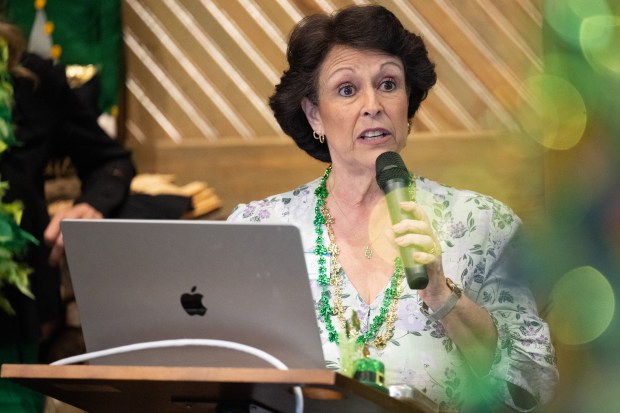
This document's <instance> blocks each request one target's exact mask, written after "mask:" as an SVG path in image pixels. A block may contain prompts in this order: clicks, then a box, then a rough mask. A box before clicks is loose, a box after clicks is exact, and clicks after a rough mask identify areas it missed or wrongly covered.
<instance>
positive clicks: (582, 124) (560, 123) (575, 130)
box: [517, 75, 587, 150]
mask: <svg viewBox="0 0 620 413" xmlns="http://www.w3.org/2000/svg"><path fill="white" fill-rule="evenodd" d="M524 88H525V90H526V94H527V96H528V101H527V102H525V104H523V105H522V107H521V108H519V110H518V111H517V117H518V120H519V123H520V124H521V127H522V128H523V130H524V131H525V132H526V134H527V135H529V136H530V137H531V138H532V139H534V140H535V141H537V142H538V143H539V144H541V145H543V146H544V147H546V148H549V149H556V150H563V149H569V148H572V147H573V146H575V145H576V144H577V143H578V142H579V140H580V139H581V137H582V135H583V132H584V130H585V128H586V122H587V113H586V105H585V103H584V100H583V98H582V97H581V94H580V93H579V91H577V89H576V88H575V87H574V86H573V85H571V84H570V83H569V82H568V81H566V80H564V79H562V78H561V77H558V76H551V75H540V76H533V77H530V78H529V79H527V80H526V81H525V82H524Z"/></svg>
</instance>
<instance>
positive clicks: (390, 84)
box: [381, 80, 396, 92]
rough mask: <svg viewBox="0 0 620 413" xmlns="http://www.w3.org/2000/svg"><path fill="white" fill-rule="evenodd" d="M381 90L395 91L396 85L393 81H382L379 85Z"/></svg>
mask: <svg viewBox="0 0 620 413" xmlns="http://www.w3.org/2000/svg"><path fill="white" fill-rule="evenodd" d="M381 89H383V90H385V91H387V92H390V91H392V90H394V89H396V83H395V82H394V81H393V80H384V81H383V82H382V83H381Z"/></svg>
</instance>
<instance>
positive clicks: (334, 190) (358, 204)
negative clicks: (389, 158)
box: [326, 168, 383, 209]
mask: <svg viewBox="0 0 620 413" xmlns="http://www.w3.org/2000/svg"><path fill="white" fill-rule="evenodd" d="M326 186H327V192H328V194H329V197H333V198H335V199H336V202H337V203H338V204H339V205H341V206H342V207H345V208H355V209H359V208H361V209H366V208H369V207H370V208H372V207H373V206H374V205H376V203H377V202H378V201H379V200H380V199H381V198H382V197H383V192H381V189H380V188H379V186H378V185H377V182H376V180H375V175H374V171H373V172H372V173H365V174H351V173H348V172H347V171H344V170H335V169H333V168H332V171H331V174H330V176H329V178H328V180H327V182H326Z"/></svg>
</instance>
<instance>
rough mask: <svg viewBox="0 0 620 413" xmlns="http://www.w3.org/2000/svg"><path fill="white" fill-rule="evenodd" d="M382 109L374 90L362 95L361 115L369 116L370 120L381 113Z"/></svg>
mask: <svg viewBox="0 0 620 413" xmlns="http://www.w3.org/2000/svg"><path fill="white" fill-rule="evenodd" d="M382 109H383V107H382V106H381V102H380V101H379V97H378V96H377V92H376V91H375V90H374V89H373V90H369V91H367V92H366V93H365V95H364V104H363V107H362V115H364V116H370V117H371V118H372V117H375V116H377V115H378V114H379V113H381V110H382Z"/></svg>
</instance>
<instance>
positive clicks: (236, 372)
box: [0, 364, 436, 413]
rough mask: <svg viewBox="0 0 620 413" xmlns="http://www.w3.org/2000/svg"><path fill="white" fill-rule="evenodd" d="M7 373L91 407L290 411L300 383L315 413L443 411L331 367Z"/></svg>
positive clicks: (11, 369) (26, 368)
mask: <svg viewBox="0 0 620 413" xmlns="http://www.w3.org/2000/svg"><path fill="white" fill-rule="evenodd" d="M0 373H1V374H0V376H1V377H2V378H6V379H10V380H12V381H14V382H17V383H19V384H21V385H23V386H26V387H29V388H31V389H33V390H36V391H38V392H40V393H43V394H45V395H47V396H50V397H53V398H55V399H57V400H60V401H62V402H65V403H68V404H71V405H73V406H75V407H77V408H80V409H82V410H85V411H87V412H90V413H97V412H106V413H107V412H132V413H134V412H149V413H153V412H157V413H167V412H170V413H172V412H201V413H202V412H205V413H206V412H212V411H214V408H215V407H216V406H217V405H218V404H219V403H228V404H231V405H235V404H249V405H254V406H257V407H255V408H253V410H252V411H268V412H278V413H286V412H293V411H294V410H295V398H294V395H293V391H292V387H293V386H296V385H299V386H301V388H302V392H303V395H304V412H307V413H313V412H316V413H319V412H320V413H330V412H334V413H336V412H337V413H346V412H351V413H365V412H368V413H375V412H377V413H388V412H394V413H399V412H402V413H405V412H407V413H418V412H420V413H430V412H436V410H435V409H434V408H433V406H432V403H431V402H430V401H429V400H428V399H427V398H426V397H425V396H424V395H423V394H421V393H415V394H414V398H413V399H412V400H407V401H401V400H397V399H395V398H392V397H390V396H389V395H387V394H385V393H382V392H380V391H378V390H375V389H373V388H371V387H369V386H366V385H364V384H362V383H360V382H358V381H356V380H353V379H351V378H348V377H346V376H343V375H341V374H338V373H336V372H334V371H331V370H303V369H294V370H277V369H247V368H205V367H143V366H94V365H70V366H50V365H26V364H4V365H2V366H1V372H0ZM261 408H262V409H264V410H260V409H261Z"/></svg>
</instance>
